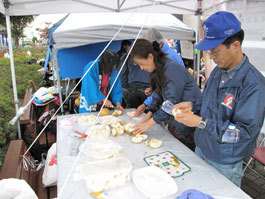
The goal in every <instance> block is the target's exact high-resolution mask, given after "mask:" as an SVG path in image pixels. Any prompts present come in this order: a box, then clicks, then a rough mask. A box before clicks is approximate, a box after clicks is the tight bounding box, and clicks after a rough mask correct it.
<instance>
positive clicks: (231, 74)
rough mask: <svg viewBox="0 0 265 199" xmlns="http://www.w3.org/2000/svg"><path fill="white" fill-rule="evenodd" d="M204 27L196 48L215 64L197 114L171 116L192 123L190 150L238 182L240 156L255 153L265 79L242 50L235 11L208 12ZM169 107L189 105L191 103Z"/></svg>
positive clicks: (186, 108) (260, 123) (240, 172)
mask: <svg viewBox="0 0 265 199" xmlns="http://www.w3.org/2000/svg"><path fill="white" fill-rule="evenodd" d="M203 30H204V36H205V37H204V39H203V40H202V41H201V42H200V43H199V44H198V45H197V46H196V48H197V49H199V50H208V53H209V54H210V57H211V59H213V60H214V62H215V63H216V64H217V67H216V68H215V69H214V70H213V71H212V73H211V75H210V77H209V79H208V81H207V84H206V87H205V89H204V92H203V98H202V103H201V106H200V108H199V109H200V114H199V115H196V114H194V115H192V114H189V113H180V114H177V115H176V117H175V119H176V120H177V121H178V122H180V123H183V124H185V125H187V126H190V127H197V128H196V130H195V135H194V138H195V144H196V149H195V152H196V153H197V154H198V155H199V156H200V157H201V158H202V159H204V160H205V161H206V162H207V163H208V164H210V165H212V166H214V167H215V168H216V169H217V170H218V171H219V172H220V173H222V174H223V175H225V176H226V177H227V178H229V179H230V180H231V181H232V182H233V183H235V184H236V185H237V186H240V185H241V179H242V176H243V172H242V164H243V160H244V158H246V157H248V156H251V155H252V154H253V153H254V150H255V143H256V140H257V137H258V135H259V132H260V129H261V127H262V124H263V120H264V109H265V100H264V99H265V78H264V76H263V75H262V74H261V73H260V72H259V71H258V70H257V69H256V68H255V67H254V66H253V65H252V64H251V63H250V62H249V60H248V57H247V56H246V55H245V54H243V52H242V50H241V44H242V41H243V39H244V32H243V30H242V29H241V23H240V22H239V21H238V19H237V18H236V17H235V15H234V14H232V13H230V12H224V11H220V12H217V13H215V14H213V15H212V16H210V17H209V18H208V19H207V20H206V21H205V22H204V23H203ZM174 108H177V109H178V108H184V109H185V111H187V110H191V108H192V103H189V102H182V103H179V104H177V105H175V106H174ZM193 110H194V111H196V107H194V106H193Z"/></svg>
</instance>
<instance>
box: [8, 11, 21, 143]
mask: <svg viewBox="0 0 265 199" xmlns="http://www.w3.org/2000/svg"><path fill="white" fill-rule="evenodd" d="M6 26H7V39H8V49H9V55H10V68H11V76H12V85H13V95H14V103H15V107H16V114H18V103H19V101H18V97H17V84H16V74H15V65H14V54H13V46H12V39H11V38H12V35H11V26H10V16H9V15H6ZM17 130H18V139H21V129H20V122H19V120H17Z"/></svg>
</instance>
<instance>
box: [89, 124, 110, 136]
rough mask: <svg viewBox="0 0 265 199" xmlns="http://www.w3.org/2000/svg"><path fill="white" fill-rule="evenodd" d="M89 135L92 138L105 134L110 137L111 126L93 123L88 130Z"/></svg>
mask: <svg viewBox="0 0 265 199" xmlns="http://www.w3.org/2000/svg"><path fill="white" fill-rule="evenodd" d="M86 134H87V137H88V138H92V137H95V136H104V137H108V136H109V134H110V127H109V126H103V125H99V124H98V125H93V126H91V127H89V128H88V129H87V131H86Z"/></svg>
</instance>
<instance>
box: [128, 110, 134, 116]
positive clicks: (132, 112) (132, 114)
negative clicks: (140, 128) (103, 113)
mask: <svg viewBox="0 0 265 199" xmlns="http://www.w3.org/2000/svg"><path fill="white" fill-rule="evenodd" d="M127 115H128V116H129V117H134V115H135V111H130V112H127Z"/></svg>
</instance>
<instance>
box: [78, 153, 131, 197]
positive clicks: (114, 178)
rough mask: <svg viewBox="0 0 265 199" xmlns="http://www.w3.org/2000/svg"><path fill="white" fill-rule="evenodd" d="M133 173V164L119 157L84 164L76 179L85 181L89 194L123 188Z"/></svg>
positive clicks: (79, 168)
mask: <svg viewBox="0 0 265 199" xmlns="http://www.w3.org/2000/svg"><path fill="white" fill-rule="evenodd" d="M131 171H132V164H131V162H130V161H129V160H128V159H127V158H125V157H118V158H111V159H106V160H99V161H95V162H91V163H87V164H84V165H82V166H80V167H78V168H77V174H76V176H75V178H76V179H77V178H79V179H83V180H84V181H85V183H86V186H87V189H88V191H89V192H98V191H103V190H107V189H110V188H114V187H119V186H122V185H123V184H125V183H126V182H127V181H129V180H130V179H131Z"/></svg>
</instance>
